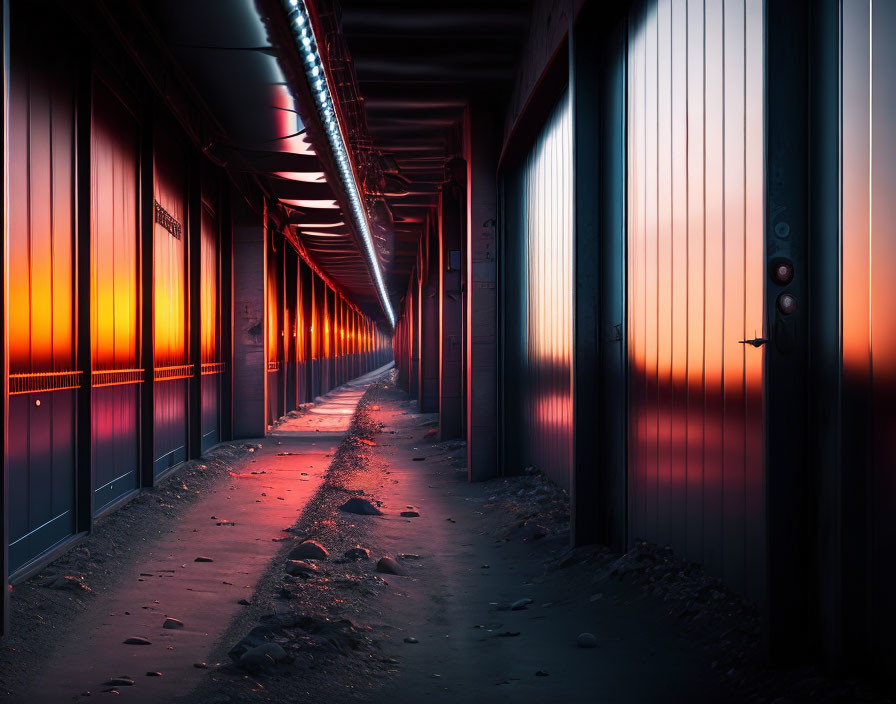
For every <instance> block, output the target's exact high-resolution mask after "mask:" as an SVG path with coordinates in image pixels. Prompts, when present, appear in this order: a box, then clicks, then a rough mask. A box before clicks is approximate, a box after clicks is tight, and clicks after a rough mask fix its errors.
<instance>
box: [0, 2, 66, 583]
mask: <svg viewBox="0 0 896 704" xmlns="http://www.w3.org/2000/svg"><path fill="white" fill-rule="evenodd" d="M11 22H12V25H13V26H14V27H15V29H14V31H12V32H11V37H10V41H11V46H10V75H9V107H8V117H9V122H8V125H7V129H8V131H9V134H8V142H7V143H8V145H9V152H8V155H7V158H8V168H9V178H8V179H7V182H8V188H9V192H8V195H9V201H8V204H7V208H8V225H7V227H8V241H7V247H8V262H6V263H5V264H6V271H7V274H8V280H7V286H8V287H7V311H10V312H12V313H13V314H12V315H10V316H9V319H8V320H9V322H8V340H7V342H8V349H9V389H10V394H11V395H10V399H9V418H8V441H9V445H8V447H7V458H8V496H7V497H6V501H7V502H8V506H9V534H8V538H9V570H10V571H14V570H15V569H16V568H18V567H20V566H21V565H23V564H24V563H26V562H27V561H28V560H30V559H32V558H34V557H35V556H37V555H39V554H40V553H41V552H43V551H44V550H46V549H47V548H49V547H51V546H53V545H54V544H56V543H58V542H59V541H60V540H63V539H64V538H66V537H68V536H69V535H71V534H72V533H73V531H74V528H75V510H74V509H75V471H76V458H75V442H74V437H75V427H76V420H75V411H76V407H77V392H75V391H72V390H71V388H72V387H76V386H78V384H79V383H80V377H79V375H78V373H77V372H76V371H75V370H76V369H77V359H76V353H75V350H76V340H75V330H76V304H75V300H74V292H75V246H74V226H75V221H74V217H75V154H74V135H75V86H76V81H75V76H74V74H73V71H72V67H71V64H70V63H67V62H65V61H64V59H63V57H64V56H65V51H66V50H67V47H66V46H65V44H64V43H61V42H59V43H54V42H55V40H56V39H57V38H56V37H54V36H49V37H48V36H46V35H45V32H44V28H43V25H42V24H41V23H40V22H39V20H38V17H37V16H36V15H32V9H31V8H29V7H27V6H24V5H22V4H16V5H15V7H14V8H13V17H12V21H11Z"/></svg>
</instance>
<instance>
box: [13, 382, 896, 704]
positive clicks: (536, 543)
mask: <svg viewBox="0 0 896 704" xmlns="http://www.w3.org/2000/svg"><path fill="white" fill-rule="evenodd" d="M358 388H359V387H356V389H355V391H357V389H358ZM358 396H360V393H356V395H355V396H354V397H352V396H345V397H343V398H342V399H341V400H339V399H337V400H335V401H333V403H334V404H335V405H336V406H338V407H339V408H341V411H338V412H343V413H347V412H350V411H354V416H353V418H352V422H351V425H350V426H349V428H348V432H347V433H346V434H345V437H344V438H341V435H340V438H341V440H340V442H338V443H335V442H334V443H333V444H335V445H336V448H335V449H334V452H333V453H332V455H333V456H332V457H331V458H327V461H328V462H329V467H328V468H327V469H326V472H325V473H322V474H321V476H320V478H319V483H318V484H317V485H316V486H315V487H314V489H315V490H314V492H313V493H310V494H307V495H305V494H303V495H302V496H301V497H298V498H297V499H296V505H298V510H295V511H293V516H297V520H294V521H293V522H292V523H291V524H286V523H284V524H283V525H282V526H281V527H280V530H279V535H278V538H277V542H276V543H273V549H272V546H271V544H270V543H269V544H268V545H266V546H265V550H266V551H267V552H266V553H265V556H264V564H263V566H262V569H260V571H259V573H258V574H257V575H255V576H254V577H253V578H252V579H253V587H252V589H251V590H244V591H246V592H247V593H246V594H245V599H244V601H245V602H246V604H244V605H241V606H240V608H238V609H233V608H231V607H228V608H227V609H226V614H224V613H223V612H222V616H221V618H219V619H218V620H217V622H216V623H215V624H214V627H209V628H207V629H206V631H207V633H206V638H205V640H200V641H198V642H199V643H200V645H201V647H205V648H206V651H207V654H206V655H205V657H204V658H202V659H201V660H202V662H204V663H206V666H205V667H204V668H201V669H200V668H196V669H195V676H194V677H191V678H189V679H188V680H187V679H184V680H183V681H179V682H177V686H176V687H173V688H172V687H170V686H169V687H168V688H167V689H165V690H164V691H165V692H167V693H168V694H166V696H167V699H155V701H175V702H190V703H196V704H213V703H216V704H230V703H233V704H238V703H243V702H300V701H301V702H333V703H334V704H340V703H342V702H359V701H360V702H389V703H390V704H403V703H410V702H422V701H427V702H431V701H432V702H519V703H524V702H544V701H558V702H567V703H570V704H572V703H577V702H635V703H640V702H645V703H646V702H756V703H759V702H766V703H775V704H786V703H788V702H885V701H889V700H887V699H886V698H884V697H882V696H880V695H879V694H878V693H877V692H876V691H875V689H874V688H873V687H872V686H871V685H869V684H866V683H863V682H858V681H846V680H832V679H829V678H826V677H824V676H823V675H821V674H820V673H819V672H818V671H816V670H815V669H813V668H810V667H806V668H802V669H787V670H770V669H768V668H766V667H765V666H764V664H763V662H762V659H761V657H760V652H761V650H760V647H759V643H760V634H759V619H758V615H757V614H756V612H755V610H754V609H753V608H752V607H750V606H749V605H748V604H744V603H743V602H741V601H740V600H739V599H738V598H737V597H736V596H735V595H733V594H731V593H729V592H728V591H727V590H726V589H724V587H722V586H721V585H720V584H718V583H717V582H715V581H713V580H710V579H708V578H706V577H705V576H704V575H703V573H702V572H701V571H700V570H699V568H697V567H695V566H692V565H686V564H684V563H681V562H679V561H678V560H676V558H675V556H674V555H673V554H672V553H671V552H670V551H669V550H664V549H661V548H657V547H655V546H651V545H647V544H638V545H636V547H635V549H634V550H632V551H630V552H629V553H627V554H625V555H618V554H612V553H610V552H609V551H606V550H603V549H601V548H597V547H592V548H582V549H577V550H571V549H569V547H568V541H569V535H568V525H567V522H568V497H567V496H566V495H565V493H564V492H562V491H560V490H559V489H557V488H556V487H554V486H553V485H551V484H550V483H549V482H547V481H546V480H545V479H544V478H543V477H541V476H540V475H539V474H538V473H537V471H535V470H530V471H528V472H527V473H526V474H525V475H524V476H521V477H508V478H501V479H496V480H493V481H490V482H485V483H480V484H469V483H467V481H466V469H465V447H464V445H463V443H462V442H456V441H455V442H451V441H449V442H445V443H438V442H436V437H435V436H436V433H435V429H436V427H437V425H436V423H437V419H436V416H435V415H424V414H419V413H417V412H416V404H415V403H414V402H411V401H409V400H408V399H407V396H406V395H405V394H404V393H402V392H401V391H399V390H397V389H396V388H395V386H394V383H392V381H391V378H390V377H389V376H387V375H384V376H381V377H380V378H379V380H378V381H377V383H374V384H373V385H372V386H369V388H367V390H366V393H364V396H363V398H361V400H360V402H359V403H358V401H357V397H358ZM355 404H357V410H356V411H355V410H354V409H355ZM334 412H336V411H334ZM287 435H288V433H287V434H286V435H280V436H278V435H277V434H276V433H275V434H274V435H273V436H271V437H269V438H267V439H265V440H264V441H263V442H264V445H265V447H266V448H267V449H265V450H261V449H260V448H257V447H256V446H255V445H253V444H251V443H250V444H248V446H247V445H246V444H234V445H230V446H224V447H222V448H220V449H218V450H217V451H216V452H215V453H213V454H212V455H211V456H209V457H208V458H203V460H202V463H201V464H200V463H193V464H192V465H190V466H187V467H185V468H184V469H183V470H182V471H181V472H180V473H179V474H178V475H177V477H176V478H174V479H172V480H171V481H169V482H168V484H166V485H165V486H164V487H162V488H160V489H157V490H155V491H153V492H149V493H147V494H145V495H144V496H143V497H141V498H139V499H138V500H137V501H135V502H132V503H131V504H129V505H128V506H127V507H125V508H124V509H122V510H121V511H119V512H118V513H117V514H114V515H112V516H110V517H109V518H108V519H105V521H103V522H101V524H100V526H99V527H98V530H97V533H96V534H95V535H94V536H91V538H90V539H89V540H88V541H86V542H85V543H83V544H82V545H81V546H79V547H76V548H74V549H73V550H72V551H70V552H69V553H68V554H67V555H66V556H64V557H63V558H62V559H61V560H60V561H58V562H57V563H55V564H54V565H51V566H50V567H49V568H48V569H47V570H45V571H44V573H43V574H42V575H40V576H38V577H36V578H34V579H32V580H30V581H29V582H27V583H25V584H23V585H19V586H17V587H16V590H15V592H14V595H13V600H12V601H13V620H12V624H11V629H12V634H13V635H12V636H11V638H10V639H8V640H7V641H5V642H4V643H3V645H2V646H0V683H2V685H3V688H4V690H5V691H6V692H7V694H8V695H9V696H8V697H7V699H6V700H5V701H30V702H34V701H36V700H35V699H34V698H33V697H28V698H27V699H24V698H22V697H23V693H25V692H28V691H29V689H32V687H31V686H30V685H33V683H34V682H35V681H36V680H40V679H41V678H46V677H51V678H60V677H64V676H67V674H68V671H70V670H72V669H77V668H76V667H75V665H74V663H76V662H77V661H78V658H77V657H76V656H74V655H73V650H74V649H77V647H78V642H79V641H78V638H79V634H82V633H83V632H84V629H85V628H87V627H89V626H90V625H91V624H95V623H96V621H97V620H98V619H107V617H106V616H104V614H105V613H106V612H107V611H109V609H108V608H106V607H107V606H108V604H109V602H108V601H104V598H107V599H108V596H107V595H109V594H110V593H111V591H112V590H114V589H116V586H115V585H116V583H117V581H120V580H121V579H123V578H124V575H131V574H132V573H133V571H134V570H135V569H139V565H141V564H144V561H145V560H146V555H147V552H151V551H152V550H153V549H154V545H155V546H156V548H155V549H157V544H158V541H159V540H163V539H164V538H165V535H166V534H167V531H173V530H177V529H178V526H181V527H182V526H183V525H187V524H188V523H189V521H188V520H187V516H188V515H189V512H190V511H191V507H192V509H195V506H196V502H202V501H205V500H207V499H208V497H210V496H213V495H215V494H216V493H217V494H219V495H220V493H221V492H223V491H224V490H225V489H227V487H230V486H234V485H237V486H243V485H242V484H240V483H239V480H237V479H235V478H234V477H233V476H232V474H231V473H232V472H234V468H236V469H240V468H243V469H244V468H245V467H246V466H247V465H248V463H250V462H251V460H252V459H256V460H259V459H261V454H260V453H265V452H267V451H268V450H270V449H271V448H272V447H273V446H272V445H271V443H272V442H296V443H299V442H300V441H301V442H310V441H311V439H310V438H307V437H305V436H306V435H308V433H298V434H297V435H296V437H295V438H289V437H287ZM299 435H301V436H302V437H301V438H300V437H298V436H299ZM324 444H327V443H324ZM281 447H282V446H281ZM297 447H298V445H297ZM306 449H307V448H306ZM250 450H252V452H251V453H250ZM317 451H318V452H320V449H319V448H318V450H317ZM271 454H272V455H273V457H276V462H279V463H281V464H279V465H277V466H279V467H280V468H281V470H282V471H283V472H284V473H285V474H284V481H285V480H287V479H288V478H289V476H288V472H290V471H292V472H293V473H294V474H295V473H299V472H300V467H307V465H308V463H309V461H310V460H309V458H308V457H303V456H299V455H298V450H297V451H296V455H292V454H285V455H282V454H281V453H279V452H276V453H271ZM327 454H331V453H327ZM273 457H271V456H270V455H268V459H266V460H264V461H263V462H262V463H261V464H258V462H256V463H255V466H256V467H261V466H262V465H264V466H265V467H267V464H266V463H267V462H274V461H275V460H274V459H273ZM315 457H316V456H315ZM315 462H318V460H315ZM203 467H204V468H203ZM257 471H260V469H259V470H257ZM301 471H307V470H301ZM237 473H238V474H242V473H243V472H237ZM248 479H249V480H250V481H254V479H253V478H248ZM184 487H187V488H184ZM237 491H239V489H237ZM352 499H354V500H355V503H357V502H358V500H360V501H364V502H368V503H367V504H366V505H367V506H368V507H370V508H376V509H377V510H378V511H379V512H380V513H379V514H377V515H360V514H357V513H351V512H348V511H345V510H342V509H341V508H340V507H341V506H343V505H345V504H346V502H348V501H349V500H352ZM258 505H260V504H255V503H254V502H251V503H247V504H246V513H245V515H244V516H243V518H242V519H241V522H244V523H245V522H251V521H252V516H253V513H252V512H253V506H258ZM259 510H260V509H259ZM402 514H405V515H402ZM415 514H417V515H415ZM261 515H262V514H259V516H261ZM284 515H285V514H284ZM278 517H279V516H278ZM206 520H207V519H206ZM259 520H261V518H259ZM147 525H152V531H151V532H148V531H147V530H146V526H147ZM216 530H217V527H216ZM237 530H239V526H237V528H235V529H234V531H237ZM138 531H142V534H141V533H140V532H138ZM137 535H140V536H141V537H140V538H136V537H135V536H137ZM307 540H313V541H316V542H317V543H318V544H319V545H320V546H322V547H323V548H324V549H325V550H326V551H328V553H329V554H328V556H327V557H326V558H325V559H304V560H301V561H299V562H294V561H291V560H290V556H291V555H292V556H294V557H298V555H296V554H295V551H298V552H299V553H301V552H302V551H303V550H306V549H307V546H305V547H302V543H303V541H307ZM358 547H361V548H364V549H365V550H368V551H369V558H368V557H366V555H365V552H364V551H363V550H362V551H357V550H355V552H354V553H352V552H350V551H352V550H353V549H355V548H358ZM259 549H260V548H259ZM383 557H387V558H392V559H391V560H387V561H386V562H388V563H389V564H388V565H386V564H384V563H383V564H381V563H380V562H379V561H380V558H383ZM384 568H385V569H386V570H387V571H385V572H384V571H381V570H382V569H384ZM290 572H292V574H290ZM392 572H398V573H399V574H393V573H392ZM66 575H70V576H73V577H75V579H74V580H71V579H66V580H65V582H66V583H65V584H62V585H58V584H57V582H59V578H60V576H62V577H63V578H64V577H65V576H66ZM82 577H83V579H81V578H82ZM68 582H71V584H69V583H68ZM82 585H84V586H88V587H90V588H91V591H89V592H88V591H86V590H85V589H83V588H82ZM58 586H62V588H61V589H60V588H57V587H58ZM172 598H173V597H172ZM162 601H163V604H162V605H161V606H164V607H165V608H169V607H170V605H169V604H167V603H165V602H164V600H162ZM228 603H229V602H228ZM181 616H182V617H183V620H184V622H185V623H186V624H187V628H188V629H189V627H190V624H191V614H190V613H183V612H180V613H179V614H178V618H180V617H181ZM197 618H200V616H199V615H197ZM170 633H171V634H172V640H171V641H170V642H171V646H169V647H173V648H175V651H174V653H175V656H172V657H176V655H177V654H178V653H179V652H180V651H178V650H176V649H177V648H187V647H188V646H189V643H188V642H184V643H182V641H181V640H178V639H179V638H182V639H185V638H186V637H187V633H183V634H182V633H181V632H180V631H178V630H174V631H171V632H170ZM580 645H588V646H591V647H580ZM123 647H129V646H123ZM130 647H133V646H130ZM152 647H155V643H154V644H153V646H151V647H149V648H146V649H145V651H150V650H151V649H152ZM196 647H200V646H196ZM138 650H140V651H141V652H144V650H142V649H140V648H139V647H138ZM140 657H143V656H142V655H141V656H140ZM190 659H191V660H192V658H190ZM60 663H61V664H60ZM66 663H70V664H69V665H68V666H66ZM184 664H185V663H180V665H184ZM188 664H189V666H190V667H192V665H193V663H192V662H190V663H188ZM197 664H199V663H197ZM102 666H103V664H102V663H100V664H99V667H102ZM110 667H111V665H110ZM172 667H174V668H175V669H172V670H171V671H170V672H169V671H160V673H161V674H160V677H161V678H166V677H169V678H172V679H173V678H175V677H177V675H176V673H177V668H176V666H174V665H173V666H172ZM106 669H109V668H108V667H107V668H106ZM98 672H99V670H98ZM103 672H104V674H105V675H107V676H108V677H118V676H120V675H122V674H131V675H133V677H132V679H133V681H134V682H135V684H134V685H124V686H114V687H112V686H110V687H101V688H99V689H95V690H93V691H92V692H91V695H90V698H89V699H88V697H87V696H86V695H84V694H83V693H81V692H73V693H72V694H71V695H70V696H69V697H68V698H67V699H56V700H55V701H82V702H84V701H91V700H93V699H95V698H96V697H97V696H99V697H100V698H101V699H102V698H103V697H105V696H111V695H113V692H111V691H110V692H104V691H103V690H105V689H109V690H114V691H115V692H117V693H118V695H117V696H121V697H123V698H128V697H130V698H131V699H133V700H134V701H138V700H140V697H139V696H135V695H138V692H139V691H149V687H150V685H149V683H148V681H147V678H146V677H145V676H144V673H143V671H142V670H141V671H137V670H134V672H132V673H120V672H117V671H114V672H112V671H110V672H107V673H106V672H105V670H103ZM110 681H111V680H110ZM153 686H154V685H153ZM158 691H162V690H158Z"/></svg>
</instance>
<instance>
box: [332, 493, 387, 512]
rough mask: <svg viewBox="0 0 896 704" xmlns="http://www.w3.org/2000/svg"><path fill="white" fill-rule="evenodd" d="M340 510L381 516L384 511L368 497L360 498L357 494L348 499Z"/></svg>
mask: <svg viewBox="0 0 896 704" xmlns="http://www.w3.org/2000/svg"><path fill="white" fill-rule="evenodd" d="M339 508H340V510H342V511H345V512H346V513H356V514H358V515H359V516H381V515H383V512H382V511H380V510H379V509H378V508H377V507H376V506H374V505H373V504H372V503H370V502H369V501H367V500H366V499H359V498H358V497H357V496H355V497H353V498H351V499H349V500H348V501H346V502H345V503H344V504H342V506H340V507H339Z"/></svg>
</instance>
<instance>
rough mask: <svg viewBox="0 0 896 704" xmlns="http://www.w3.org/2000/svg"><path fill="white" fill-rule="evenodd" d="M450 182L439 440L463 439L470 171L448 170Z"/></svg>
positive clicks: (443, 244) (445, 195)
mask: <svg viewBox="0 0 896 704" xmlns="http://www.w3.org/2000/svg"><path fill="white" fill-rule="evenodd" d="M448 169H449V177H450V180H449V181H448V183H447V184H445V185H444V186H443V187H442V193H441V197H440V198H439V319H440V320H441V326H440V328H439V384H440V393H439V439H441V440H450V439H452V438H461V437H463V436H464V416H463V402H464V398H463V394H464V386H463V334H464V330H463V315H464V311H463V288H462V286H463V273H464V272H463V258H462V257H461V252H462V243H463V239H464V228H465V222H466V200H467V199H466V181H467V173H466V171H467V169H466V164H465V162H464V160H463V159H455V160H454V161H453V162H451V164H449V166H448Z"/></svg>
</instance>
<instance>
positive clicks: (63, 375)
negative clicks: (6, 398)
mask: <svg viewBox="0 0 896 704" xmlns="http://www.w3.org/2000/svg"><path fill="white" fill-rule="evenodd" d="M80 386H81V372H76V371H65V372H35V373H31V374H10V375H9V393H10V395H13V394H31V393H34V392H35V391H62V390H64V389H77V388H78V387H80Z"/></svg>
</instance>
